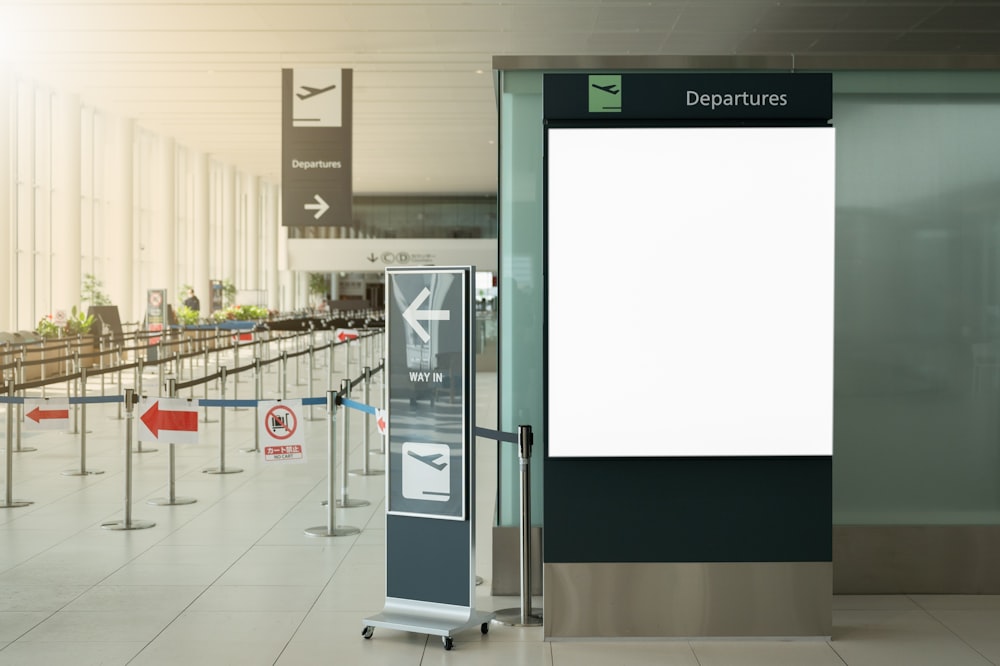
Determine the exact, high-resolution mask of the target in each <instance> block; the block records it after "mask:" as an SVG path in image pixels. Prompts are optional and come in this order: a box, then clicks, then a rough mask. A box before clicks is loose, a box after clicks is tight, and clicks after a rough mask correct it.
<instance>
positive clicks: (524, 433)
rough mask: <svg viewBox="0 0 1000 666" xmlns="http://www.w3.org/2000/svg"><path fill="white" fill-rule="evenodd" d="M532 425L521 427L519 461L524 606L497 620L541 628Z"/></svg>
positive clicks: (501, 612) (500, 612) (503, 612)
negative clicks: (535, 590) (535, 579)
mask: <svg viewBox="0 0 1000 666" xmlns="http://www.w3.org/2000/svg"><path fill="white" fill-rule="evenodd" d="M532 440H533V436H532V433H531V426H530V425H521V426H518V427H517V447H518V452H517V453H518V462H519V463H520V467H521V489H520V490H521V500H520V504H521V606H520V608H507V609H504V610H498V611H497V612H496V617H495V618H494V620H493V621H494V622H497V623H498V624H505V625H510V626H515V627H537V626H539V625H541V624H542V611H541V610H540V609H538V608H531V470H530V468H531V446H532Z"/></svg>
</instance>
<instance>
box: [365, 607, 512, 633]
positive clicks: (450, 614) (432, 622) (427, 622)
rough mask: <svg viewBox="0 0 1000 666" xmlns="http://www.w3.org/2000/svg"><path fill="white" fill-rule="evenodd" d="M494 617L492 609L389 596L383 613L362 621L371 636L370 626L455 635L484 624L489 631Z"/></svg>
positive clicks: (481, 629) (484, 629) (482, 627)
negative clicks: (480, 609)
mask: <svg viewBox="0 0 1000 666" xmlns="http://www.w3.org/2000/svg"><path fill="white" fill-rule="evenodd" d="M493 617H494V613H493V612H492V611H479V610H476V609H474V608H469V607H466V606H452V605H449V604H438V603H433V602H429V601H414V600H412V599H394V598H388V599H386V602H385V608H384V609H383V610H382V612H381V613H378V614H376V615H372V616H370V617H366V618H365V619H364V620H362V621H361V628H362V636H364V637H365V638H371V635H372V634H371V629H369V627H371V628H372V629H373V628H375V627H386V628H388V629H397V630H399V631H412V632H414V633H419V634H430V635H432V636H441V637H443V638H451V637H452V636H453V635H455V634H456V633H458V632H460V631H465V630H466V629H471V628H472V627H480V631H482V632H483V633H486V631H487V630H488V625H489V622H490V621H491V620H492V619H493Z"/></svg>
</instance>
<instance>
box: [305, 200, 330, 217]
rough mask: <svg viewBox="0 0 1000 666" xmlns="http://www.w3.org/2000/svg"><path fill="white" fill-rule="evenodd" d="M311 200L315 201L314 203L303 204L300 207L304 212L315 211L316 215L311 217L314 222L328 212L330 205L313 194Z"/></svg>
mask: <svg viewBox="0 0 1000 666" xmlns="http://www.w3.org/2000/svg"><path fill="white" fill-rule="evenodd" d="M313 199H315V200H316V203H307V204H303V206H302V207H303V208H305V209H306V210H314V211H316V213H315V214H314V215H313V219H314V220H318V219H319V218H321V217H322V216H323V213H325V212H326V211H328V210H330V204H328V203H327V202H326V201H324V200H323V197H321V196H320V195H318V194H314V195H313Z"/></svg>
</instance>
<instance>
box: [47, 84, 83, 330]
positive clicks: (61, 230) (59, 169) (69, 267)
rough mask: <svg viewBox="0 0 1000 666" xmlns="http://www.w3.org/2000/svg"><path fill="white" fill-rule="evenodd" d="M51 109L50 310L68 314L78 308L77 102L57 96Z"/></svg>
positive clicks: (78, 153) (78, 141)
mask: <svg viewBox="0 0 1000 666" xmlns="http://www.w3.org/2000/svg"><path fill="white" fill-rule="evenodd" d="M53 106H54V108H53V118H52V148H53V150H52V155H53V157H52V211H51V215H52V273H51V275H52V307H53V308H54V309H57V310H65V311H66V312H67V313H69V311H70V309H71V308H72V307H73V306H76V307H78V308H79V307H82V303H81V301H80V285H81V284H82V282H83V273H82V269H81V261H80V255H81V250H80V248H81V244H82V240H83V239H82V236H81V233H80V224H81V221H82V220H81V212H82V211H81V207H80V99H79V98H78V97H77V96H76V95H71V94H65V95H64V94H60V95H57V96H56V103H55V104H54V105H53ZM87 242H88V243H89V242H90V239H88V241H87ZM84 309H86V308H84Z"/></svg>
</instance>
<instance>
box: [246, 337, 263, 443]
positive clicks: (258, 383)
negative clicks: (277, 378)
mask: <svg viewBox="0 0 1000 666" xmlns="http://www.w3.org/2000/svg"><path fill="white" fill-rule="evenodd" d="M253 379H254V391H255V393H256V395H255V396H254V397H255V398H256V399H257V404H258V405H259V404H260V400H261V397H263V395H264V376H263V374H262V373H261V371H260V356H256V357H254V359H253ZM240 451H243V452H244V453H257V452H259V451H260V418H258V416H257V415H256V414H254V418H253V447H252V448H245V449H240Z"/></svg>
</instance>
